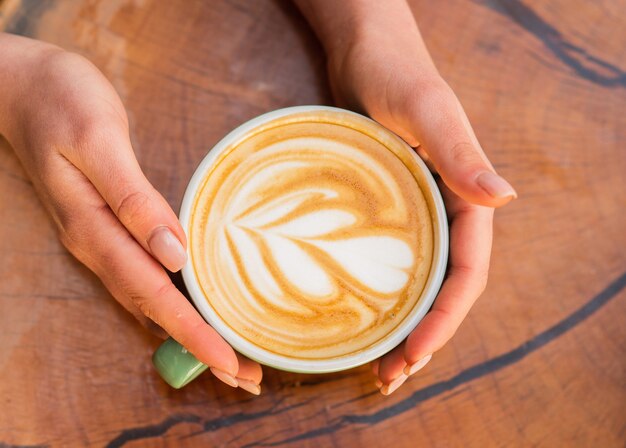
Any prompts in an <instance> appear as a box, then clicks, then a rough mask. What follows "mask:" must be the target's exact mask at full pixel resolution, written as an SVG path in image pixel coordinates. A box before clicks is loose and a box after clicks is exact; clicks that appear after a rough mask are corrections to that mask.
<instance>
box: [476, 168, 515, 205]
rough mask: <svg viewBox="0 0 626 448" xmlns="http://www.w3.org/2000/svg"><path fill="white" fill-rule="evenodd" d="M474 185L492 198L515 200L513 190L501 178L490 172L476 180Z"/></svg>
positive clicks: (482, 174) (484, 173)
mask: <svg viewBox="0 0 626 448" xmlns="http://www.w3.org/2000/svg"><path fill="white" fill-rule="evenodd" d="M476 183H477V184H478V185H479V186H480V188H482V189H483V190H485V191H486V192H487V194H488V195H489V196H491V197H493V198H498V199H501V198H508V197H511V198H516V197H517V193H516V192H515V189H514V188H513V187H512V186H511V185H510V184H509V183H508V182H507V181H506V180H504V179H503V178H501V177H500V176H498V175H497V174H496V173H492V172H491V171H485V172H483V173H481V174H480V175H479V176H478V177H477V178H476Z"/></svg>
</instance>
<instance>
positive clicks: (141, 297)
mask: <svg viewBox="0 0 626 448" xmlns="http://www.w3.org/2000/svg"><path fill="white" fill-rule="evenodd" d="M172 288H175V286H174V284H173V283H171V282H166V283H164V284H163V285H161V286H160V287H158V288H157V289H156V291H155V292H154V294H151V295H146V294H129V296H130V298H131V301H132V302H133V303H134V304H135V306H136V307H137V308H138V309H139V311H141V312H142V313H143V314H144V315H145V316H146V317H148V318H149V319H150V320H152V321H153V322H155V323H156V324H157V325H159V326H161V327H163V322H161V321H160V318H159V313H158V305H157V304H158V303H159V302H161V301H162V299H164V298H165V297H166V296H168V295H169V294H170V292H171V290H172Z"/></svg>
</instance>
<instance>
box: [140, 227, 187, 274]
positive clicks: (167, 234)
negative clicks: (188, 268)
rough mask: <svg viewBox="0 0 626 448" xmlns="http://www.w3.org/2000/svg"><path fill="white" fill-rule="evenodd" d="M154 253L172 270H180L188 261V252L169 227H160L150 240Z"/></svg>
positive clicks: (149, 243)
mask: <svg viewBox="0 0 626 448" xmlns="http://www.w3.org/2000/svg"><path fill="white" fill-rule="evenodd" d="M148 246H150V251H152V255H154V256H155V257H156V259H157V260H159V261H160V262H161V264H162V265H163V266H165V267H166V268H167V269H168V270H170V271H172V272H178V271H180V270H181V269H182V268H183V266H184V265H185V263H186V261H187V252H185V248H184V247H183V245H182V244H181V243H180V241H179V240H178V238H176V236H174V234H173V233H172V231H171V230H170V229H168V228H167V227H159V228H158V229H156V230H155V231H154V232H153V233H152V236H151V237H150V239H149V240H148Z"/></svg>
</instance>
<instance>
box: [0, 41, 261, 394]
mask: <svg viewBox="0 0 626 448" xmlns="http://www.w3.org/2000/svg"><path fill="white" fill-rule="evenodd" d="M0 133H2V134H3V135H4V136H5V137H6V138H7V140H8V141H9V142H10V143H11V145H12V146H13V148H14V149H15V151H16V153H17V155H18V157H19V159H20V160H21V162H22V164H23V165H24V167H25V169H26V171H27V172H28V175H29V176H30V178H31V179H32V182H33V185H34V186H35V188H36V190H37V193H38V195H39V197H40V199H41V201H42V202H43V204H44V206H45V207H46V209H47V210H48V211H49V213H50V215H51V216H52V218H53V220H54V222H55V224H56V226H57V228H58V232H59V237H60V240H61V241H62V243H63V244H64V245H65V247H67V249H68V250H69V251H70V252H71V253H72V254H73V255H74V256H75V257H76V258H77V259H78V260H80V261H81V262H82V263H83V264H85V265H86V266H87V267H88V268H89V269H91V270H92V271H93V272H94V273H95V274H96V275H97V276H98V277H99V278H100V279H101V280H102V282H103V283H104V285H105V286H106V287H107V289H108V290H109V291H110V292H111V294H112V295H113V296H114V297H115V299H116V300H117V301H118V302H119V303H120V304H122V306H124V308H126V309H127V310H128V311H129V312H131V313H132V314H133V315H134V316H135V317H136V318H137V319H138V320H139V321H140V322H141V323H142V324H144V325H145V326H147V327H148V328H151V329H152V330H153V331H155V332H156V333H159V334H161V335H164V331H163V330H165V332H167V333H168V334H170V335H171V336H172V337H173V338H174V339H176V340H177V341H178V342H179V343H180V344H182V345H183V346H184V347H186V348H187V349H188V350H189V351H190V352H191V353H192V354H193V355H195V356H196V357H197V358H198V359H199V360H200V361H202V362H203V363H205V364H207V365H208V366H210V367H211V370H212V372H213V373H214V374H215V375H216V376H217V377H218V378H219V379H220V380H222V381H224V382H225V383H227V384H230V385H232V386H235V387H236V386H237V385H239V386H240V387H242V388H244V389H246V390H248V391H251V392H253V393H258V392H259V390H260V389H259V386H258V385H259V383H260V381H261V377H262V372H261V367H260V366H259V365H258V364H257V363H255V362H253V361H250V360H249V359H247V358H244V357H242V356H241V355H239V354H237V353H235V351H234V350H233V349H232V348H231V347H230V346H229V345H228V344H227V343H226V342H225V341H224V340H223V339H222V338H221V336H219V334H218V333H217V332H216V331H215V330H214V329H213V328H211V327H210V326H209V325H208V324H207V323H206V322H205V321H204V320H203V319H202V317H201V316H200V315H199V314H198V313H197V311H196V310H195V309H194V308H193V306H192V305H191V304H190V303H189V302H188V301H187V299H186V298H185V297H184V296H183V295H182V294H181V293H180V291H178V290H177V289H176V287H175V286H174V285H173V284H172V282H171V280H170V278H169V277H168V275H167V274H166V272H165V270H164V269H163V267H162V266H161V265H163V266H165V267H166V268H167V269H168V270H170V271H172V272H175V271H178V270H180V269H181V268H182V266H183V265H184V263H185V261H186V251H185V245H186V240H185V234H184V231H183V229H182V227H181V225H180V223H179V222H178V219H177V217H176V215H175V213H174V212H173V211H172V209H171V208H170V206H169V205H168V203H167V202H166V200H165V199H164V198H163V197H162V196H161V195H160V194H159V193H158V192H157V191H156V190H155V189H154V187H153V186H152V185H151V184H150V183H149V181H148V180H147V179H146V177H145V176H144V174H143V173H142V171H141V168H140V167H139V164H138V163H137V160H136V159H135V155H134V153H133V149H132V146H131V142H130V138H129V129H128V120H127V116H126V112H125V110H124V107H123V105H122V102H121V101H120V99H119V97H118V95H117V93H116V92H115V90H114V88H113V87H112V86H111V84H110V83H109V82H108V81H107V80H106V79H105V77H104V76H103V75H102V74H101V73H100V72H99V71H98V70H97V68H96V67H95V66H94V65H92V64H91V63H90V62H89V61H87V60H86V59H84V58H83V57H81V56H78V55H75V54H71V53H68V52H65V51H63V50H61V49H59V48H57V47H54V46H52V45H48V44H45V43H42V42H37V41H34V40H30V39H26V38H22V37H18V36H13V35H8V34H0Z"/></svg>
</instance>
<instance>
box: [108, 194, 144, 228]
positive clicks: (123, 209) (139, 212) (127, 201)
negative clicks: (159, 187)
mask: <svg viewBox="0 0 626 448" xmlns="http://www.w3.org/2000/svg"><path fill="white" fill-rule="evenodd" d="M149 204H150V199H149V198H148V195H147V194H145V193H143V192H141V191H132V192H129V193H126V194H125V195H124V196H123V197H122V200H121V201H120V202H119V205H118V206H117V208H116V210H115V214H116V215H117V217H118V218H119V219H120V221H122V222H123V223H124V224H126V225H128V226H132V225H133V224H135V223H137V222H142V221H144V220H145V219H146V217H147V213H148V206H149Z"/></svg>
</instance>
